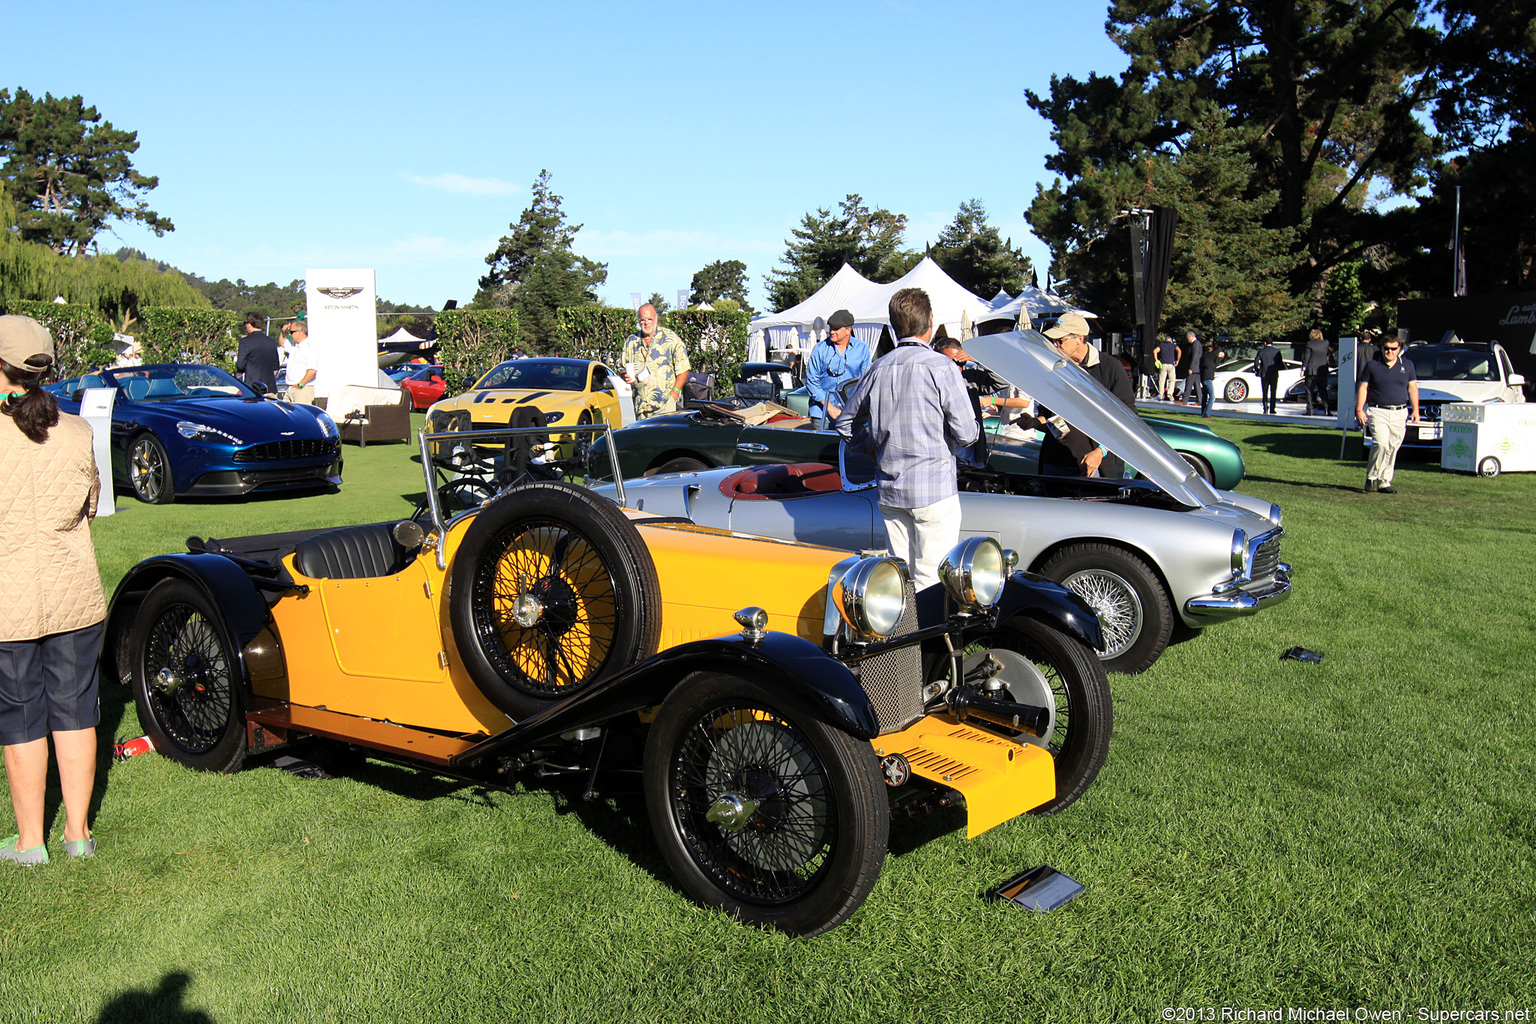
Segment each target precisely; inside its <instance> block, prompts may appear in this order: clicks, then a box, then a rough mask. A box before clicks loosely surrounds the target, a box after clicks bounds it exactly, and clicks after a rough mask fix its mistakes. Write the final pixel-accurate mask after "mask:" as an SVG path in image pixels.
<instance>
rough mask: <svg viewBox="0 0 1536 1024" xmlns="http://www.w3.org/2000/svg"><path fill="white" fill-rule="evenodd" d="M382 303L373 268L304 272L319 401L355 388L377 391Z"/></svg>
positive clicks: (310, 338) (305, 296)
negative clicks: (375, 389)
mask: <svg viewBox="0 0 1536 1024" xmlns="http://www.w3.org/2000/svg"><path fill="white" fill-rule="evenodd" d="M377 300H378V292H377V291H376V290H375V288H374V272H373V270H372V268H369V269H366V270H306V271H305V272H304V301H305V304H306V305H307V306H308V310H307V313H308V316H309V344H310V345H312V346H314V352H315V360H316V363H317V364H318V369H317V371H316V374H315V396H316V397H317V398H329V397H330V396H331V395H334V394H335V393H336V392H338V391H340V390H341V389H342V388H344V387H349V386H354V385H361V386H363V387H370V388H371V387H377V386H378V383H379V332H378V317H377V311H378V301H377Z"/></svg>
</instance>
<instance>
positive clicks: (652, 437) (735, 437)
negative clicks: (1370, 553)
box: [600, 387, 1243, 491]
mask: <svg viewBox="0 0 1536 1024" xmlns="http://www.w3.org/2000/svg"><path fill="white" fill-rule="evenodd" d="M1024 390H1025V391H1026V392H1027V391H1028V390H1029V389H1028V388H1027V387H1026V388H1024ZM1144 419H1145V420H1146V422H1147V424H1148V425H1149V426H1151V427H1152V429H1153V430H1155V431H1156V432H1157V434H1158V435H1159V436H1160V437H1161V438H1162V439H1163V440H1164V441H1166V442H1168V446H1169V447H1170V448H1172V449H1173V450H1174V451H1176V452H1178V453H1179V454H1180V455H1182V456H1183V457H1184V461H1186V462H1188V463H1189V464H1190V466H1192V467H1193V468H1194V470H1195V471H1196V472H1197V473H1199V474H1200V475H1201V476H1202V477H1204V478H1205V480H1206V482H1207V483H1209V484H1211V485H1212V486H1213V487H1217V488H1220V489H1221V490H1224V491H1229V490H1232V489H1233V488H1235V487H1236V486H1237V485H1238V482H1239V481H1241V480H1242V479H1243V454H1242V452H1241V451H1239V450H1238V447H1237V445H1235V444H1233V443H1232V442H1231V441H1228V440H1227V439H1226V438H1224V437H1221V436H1219V435H1217V434H1216V433H1215V432H1214V431H1212V430H1210V429H1209V428H1208V427H1205V426H1202V425H1200V424H1197V423H1185V422H1183V421H1182V420H1172V419H1162V418H1159V417H1152V416H1148V417H1144ZM983 422H984V424H986V425H987V426H988V427H989V436H990V437H991V440H990V441H989V444H990V447H991V452H990V454H989V456H988V459H987V462H988V464H989V465H991V466H992V467H993V468H994V469H997V470H1000V471H1002V472H1007V473H1033V472H1035V471H1036V468H1037V466H1038V462H1039V453H1040V442H1039V440H1038V436H1039V435H1038V433H1037V432H1029V433H1028V434H1026V435H1025V436H1024V438H1023V439H1022V440H1009V439H1007V438H1005V437H1002V436H998V435H996V433H995V431H996V430H997V427H998V426H999V424H998V422H997V421H996V420H995V419H991V418H988V419H985V420H984V421H983ZM613 441H614V446H615V447H616V448H617V450H618V459H619V469H620V471H621V472H622V473H623V474H624V476H625V478H626V479H627V478H630V477H637V476H651V475H653V474H656V473H682V472H689V471H693V470H699V469H713V468H715V467H717V466H753V465H764V464H774V463H792V462H826V463H829V464H831V465H834V466H835V465H837V434H836V433H835V432H833V431H831V430H819V429H817V426H816V424H813V423H811V421H810V420H807V419H805V418H804V417H803V416H796V415H795V414H794V413H793V412H792V411H791V410H789V409H788V408H786V407H784V406H780V405H776V404H774V403H771V402H760V403H757V404H756V405H751V406H748V407H747V408H745V409H738V408H733V407H731V406H728V405H724V404H708V405H704V406H701V407H699V408H696V409H690V410H688V411H687V412H680V413H673V414H671V415H667V416H653V417H651V418H650V419H645V420H641V421H640V422H638V423H635V424H633V425H631V426H628V427H625V428H624V429H623V430H617V431H614V434H613ZM600 464H601V463H600Z"/></svg>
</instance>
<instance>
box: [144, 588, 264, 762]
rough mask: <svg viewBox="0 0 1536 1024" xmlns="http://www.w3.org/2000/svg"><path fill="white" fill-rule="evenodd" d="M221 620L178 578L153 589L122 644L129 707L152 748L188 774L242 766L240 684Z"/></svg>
mask: <svg viewBox="0 0 1536 1024" xmlns="http://www.w3.org/2000/svg"><path fill="white" fill-rule="evenodd" d="M236 654H237V652H236V650H235V644H234V641H233V640H232V639H231V638H230V636H229V633H228V628H227V627H226V626H225V624H224V617H223V615H222V614H220V612H219V610H218V608H217V607H215V606H214V604H213V602H212V601H210V600H209V599H208V598H207V597H206V596H205V595H204V594H203V592H202V591H201V590H199V589H198V588H197V587H195V586H193V585H192V584H191V583H188V582H186V581H185V580H178V579H168V580H162V581H161V582H159V583H157V584H155V586H154V588H153V589H152V590H150V592H149V594H148V595H147V596H146V597H145V598H144V603H143V604H142V605H140V606H139V611H138V616H137V618H136V619H135V621H134V625H133V632H132V634H131V635H130V636H129V639H128V658H129V666H130V674H131V676H132V684H133V701H134V706H135V708H137V710H138V713H139V724H140V725H141V726H142V727H143V729H144V731H145V732H146V733H148V734H149V738H150V739H151V740H152V741H153V742H154V744H155V749H156V750H157V751H159V752H160V753H162V754H164V755H165V756H166V757H169V758H171V759H172V760H173V761H177V762H180V763H181V764H184V765H186V766H187V767H188V768H197V769H201V770H203V771H211V772H233V771H238V770H239V768H240V766H241V764H242V763H244V761H245V745H246V744H245V680H244V677H243V674H242V671H241V667H240V661H239V659H238V657H237V656H236Z"/></svg>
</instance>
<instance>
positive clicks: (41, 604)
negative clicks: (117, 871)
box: [0, 316, 107, 865]
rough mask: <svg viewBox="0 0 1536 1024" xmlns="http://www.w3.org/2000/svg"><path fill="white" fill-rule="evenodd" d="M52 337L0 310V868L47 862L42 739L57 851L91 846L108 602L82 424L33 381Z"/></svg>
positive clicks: (92, 469)
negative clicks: (94, 538) (59, 820)
mask: <svg viewBox="0 0 1536 1024" xmlns="http://www.w3.org/2000/svg"><path fill="white" fill-rule="evenodd" d="M52 365H53V337H52V336H51V335H50V334H49V333H48V329H47V328H45V327H44V326H43V325H42V324H40V323H38V322H37V321H36V320H33V319H32V318H31V317H25V316H0V413H3V415H0V747H3V748H4V751H5V778H6V783H7V785H8V787H9V789H10V793H11V807H12V808H13V809H14V810H15V812H16V830H17V832H16V835H13V836H9V837H7V838H4V839H0V863H5V862H11V863H15V864H22V865H37V864H46V863H48V847H47V845H46V836H45V835H44V833H43V797H44V782H45V780H46V779H47V776H48V738H49V736H52V737H53V753H54V758H55V759H56V760H57V762H58V767H59V784H60V787H61V788H62V789H63V793H64V850H65V852H66V853H67V854H68V855H69V856H70V857H89V856H91V854H93V853H95V851H96V840H94V839H93V838H91V830H90V825H89V823H88V822H87V820H86V817H87V814H88V812H89V809H90V803H91V788H92V787H93V786H94V785H95V782H96V726H97V724H98V723H99V722H100V721H101V708H100V705H99V703H98V701H97V693H96V687H97V672H96V662H97V658H98V656H99V654H100V651H101V634H102V620H103V619H105V618H106V614H107V605H106V598H105V595H104V594H103V593H102V589H101V575H100V573H99V572H98V571H97V568H96V551H95V548H94V546H93V545H92V544H91V531H90V520H91V517H93V516H94V515H95V514H96V492H97V490H98V487H99V484H98V478H97V475H96V460H95V458H94V457H93V456H92V454H91V428H90V426H89V425H88V424H87V423H86V422H85V421H84V420H82V419H81V418H80V417H78V416H70V415H67V414H63V413H60V412H59V407H58V405H57V404H55V402H54V400H53V396H52V395H51V394H49V393H48V392H46V391H44V390H43V389H42V387H41V386H40V385H41V383H42V380H43V377H44V376H45V375H46V374H47V372H48V369H49V368H50V367H51V366H52Z"/></svg>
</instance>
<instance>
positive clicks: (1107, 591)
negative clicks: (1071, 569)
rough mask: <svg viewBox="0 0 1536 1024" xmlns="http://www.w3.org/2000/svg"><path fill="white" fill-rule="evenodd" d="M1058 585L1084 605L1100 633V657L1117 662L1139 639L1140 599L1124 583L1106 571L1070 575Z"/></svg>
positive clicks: (1132, 589) (1127, 584) (1141, 613)
mask: <svg viewBox="0 0 1536 1024" xmlns="http://www.w3.org/2000/svg"><path fill="white" fill-rule="evenodd" d="M1061 582H1062V585H1063V586H1065V587H1066V588H1067V589H1069V590H1071V591H1072V592H1074V593H1075V594H1077V595H1078V596H1079V597H1081V598H1082V599H1083V600H1084V601H1087V602H1088V605H1089V607H1091V608H1092V609H1093V611H1094V614H1096V615H1098V617H1099V627H1100V628H1101V629H1102V630H1103V631H1104V657H1105V658H1117V657H1119V656H1120V655H1122V654H1124V653H1125V652H1126V651H1127V650H1129V649H1130V647H1131V644H1133V643H1135V642H1136V638H1137V637H1138V636H1140V635H1141V627H1142V620H1143V619H1144V618H1145V614H1144V613H1143V611H1142V607H1141V598H1139V597H1138V596H1137V595H1136V591H1135V589H1134V588H1133V587H1132V586H1131V585H1130V584H1129V583H1127V582H1126V581H1125V580H1124V579H1122V578H1120V577H1119V576H1117V575H1115V574H1114V573H1112V572H1109V571H1108V570H1106V569H1089V570H1086V571H1084V572H1077V573H1073V574H1072V575H1071V576H1068V577H1067V578H1066V579H1064V580H1062V581H1061Z"/></svg>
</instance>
